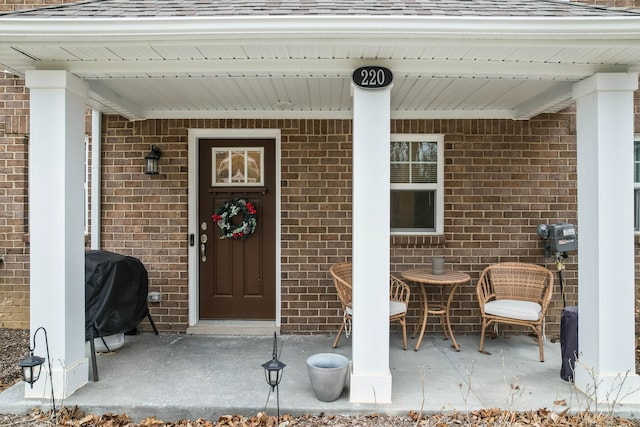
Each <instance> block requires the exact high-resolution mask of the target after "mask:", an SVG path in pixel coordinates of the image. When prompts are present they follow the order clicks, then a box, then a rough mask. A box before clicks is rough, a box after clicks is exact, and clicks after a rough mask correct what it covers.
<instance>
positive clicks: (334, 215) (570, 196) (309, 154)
mask: <svg viewBox="0 0 640 427" xmlns="http://www.w3.org/2000/svg"><path fill="white" fill-rule="evenodd" d="M574 117H575V116H574V114H573V112H572V111H571V110H569V111H567V112H563V113H559V114H554V115H543V116H539V117H537V118H535V119H533V120H530V121H510V120H407V121H394V122H393V123H392V131H393V132H394V133H443V134H445V158H446V165H445V231H446V234H445V236H440V237H428V238H424V237H421V238H416V237H411V238H410V237H407V236H404V237H402V236H395V237H393V238H392V239H391V242H392V259H391V264H392V271H396V272H397V271H400V270H402V269H403V268H408V267H413V266H416V265H420V264H428V263H429V262H430V258H431V256H433V255H434V254H438V255H444V256H445V257H446V259H447V262H448V263H450V264H455V265H456V268H457V269H460V270H461V271H467V272H469V273H471V276H472V278H473V279H474V282H475V279H477V278H478V276H479V273H480V271H481V269H482V268H483V267H484V266H486V265H487V264H490V263H493V262H498V261H511V260H520V261H526V262H534V263H539V264H547V265H548V267H550V268H555V267H554V265H553V260H552V259H545V258H544V257H543V249H542V242H541V241H540V240H539V238H538V237H537V234H536V231H535V230H536V226H537V225H538V224H540V223H554V222H558V221H567V222H571V223H576V182H575V180H576V171H575V166H576V164H575V163H576V160H575V130H574V128H573V120H574ZM189 128H235V129H250V128H277V129H281V131H282V183H281V184H282V294H283V296H282V301H283V305H282V323H283V327H282V329H283V332H291V333H320V332H327V331H335V329H336V328H337V325H338V324H339V322H340V319H341V317H340V313H339V303H338V300H337V296H336V293H335V289H334V288H333V283H332V281H331V280H330V277H329V274H328V270H329V267H330V265H331V264H333V263H336V262H341V261H346V260H349V259H350V253H351V240H350V239H351V236H350V231H351V211H350V203H351V182H350V181H351V122H350V121H346V120H345V121H341V120H328V121H324V120H147V121H142V122H129V121H127V120H125V119H123V118H121V117H118V116H107V117H105V119H104V132H105V134H104V143H103V178H104V180H105V184H104V188H103V190H102V192H103V193H102V197H103V230H102V241H103V245H104V247H105V248H106V249H108V250H113V251H116V252H120V253H124V254H127V255H132V256H135V257H138V258H140V259H141V260H142V261H143V263H145V265H147V267H148V269H149V277H150V286H151V290H155V291H159V292H161V293H162V294H164V295H165V296H166V298H165V300H163V301H162V302H161V303H160V304H153V306H152V314H153V316H154V319H155V320H156V322H157V323H158V326H159V327H160V328H161V329H163V330H169V329H177V330H184V328H185V327H186V323H187V316H188V307H187V298H188V297H187V239H186V236H187V208H188V206H187V132H188V129H189ZM151 144H157V145H159V146H160V148H161V149H162V151H163V155H162V170H161V174H160V175H157V176H149V175H144V174H143V173H142V167H143V161H142V159H143V157H144V155H145V154H146V152H147V151H148V150H149V147H150V146H151ZM372 204H373V205H372V209H374V210H375V201H372ZM576 270H577V265H576V259H575V256H570V258H569V259H568V260H567V271H566V274H565V276H566V278H567V300H568V302H569V303H571V304H574V303H575V301H576V275H577V274H576ZM416 291H417V290H416ZM415 296H416V297H417V292H415ZM561 305H562V303H561V299H560V298H559V297H556V298H554V304H553V306H552V309H551V310H550V313H549V318H548V328H549V329H548V330H549V331H554V330H557V326H558V323H559V313H560V309H561ZM415 306H417V300H416V302H415V304H414V307H415ZM478 319H479V311H478V307H477V302H476V297H475V288H473V286H471V285H467V286H464V287H462V289H461V290H460V294H459V295H458V296H457V297H456V299H455V302H454V306H453V318H452V321H453V323H454V330H455V331H456V332H459V333H467V332H468V333H471V332H476V333H477V332H478V331H479V321H478ZM416 320H417V313H416V312H415V310H414V312H413V313H412V319H411V320H410V321H411V322H415V321H416ZM435 323H436V322H430V323H429V328H430V330H433V328H434V327H435Z"/></svg>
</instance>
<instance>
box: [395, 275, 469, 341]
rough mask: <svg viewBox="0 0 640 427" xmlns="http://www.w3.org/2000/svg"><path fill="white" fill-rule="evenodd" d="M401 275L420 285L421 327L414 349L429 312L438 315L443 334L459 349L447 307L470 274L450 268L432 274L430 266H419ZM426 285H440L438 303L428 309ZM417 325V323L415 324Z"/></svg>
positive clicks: (414, 334)
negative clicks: (446, 292)
mask: <svg viewBox="0 0 640 427" xmlns="http://www.w3.org/2000/svg"><path fill="white" fill-rule="evenodd" d="M400 274H401V276H402V277H403V278H404V279H406V280H408V281H411V282H414V283H417V284H419V285H420V299H421V305H422V307H421V309H420V312H421V317H422V327H421V329H420V337H419V338H418V342H417V343H416V351H418V349H419V348H420V344H422V337H423V336H424V330H425V327H426V326H427V316H428V315H429V314H436V315H439V316H440V321H441V323H442V330H443V332H444V336H445V337H447V332H448V335H449V337H450V338H451V344H452V346H453V347H454V348H455V349H456V351H460V346H459V345H458V343H457V342H456V338H455V337H454V336H453V331H452V330H451V322H450V320H449V309H450V308H451V301H453V295H454V294H455V292H456V289H458V286H460V285H461V284H463V283H467V282H470V281H471V276H469V275H468V274H467V273H458V272H455V271H451V270H445V271H444V273H442V274H438V275H436V274H433V273H432V272H431V267H427V268H424V267H420V268H412V269H410V270H405V271H403V272H401V273H400ZM427 286H439V287H440V297H441V298H440V299H441V301H440V304H437V305H434V306H433V307H431V309H429V306H428V304H427V291H426V287H427ZM446 288H449V292H448V296H447V301H446V302H445V301H444V296H445V292H444V291H445V289H446ZM416 326H417V325H416ZM416 332H417V330H416V329H414V332H413V337H414V338H415V336H416Z"/></svg>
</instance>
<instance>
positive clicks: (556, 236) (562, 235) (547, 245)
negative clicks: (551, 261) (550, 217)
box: [537, 222, 578, 257]
mask: <svg viewBox="0 0 640 427" xmlns="http://www.w3.org/2000/svg"><path fill="white" fill-rule="evenodd" d="M537 231H538V236H540V238H541V239H543V240H544V241H545V242H544V252H545V256H547V257H548V256H550V255H551V252H555V253H558V252H571V251H576V250H578V236H577V235H576V228H575V227H574V225H573V224H567V223H566V222H558V223H556V224H551V225H546V224H540V225H539V226H538V228H537Z"/></svg>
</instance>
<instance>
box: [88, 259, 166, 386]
mask: <svg viewBox="0 0 640 427" xmlns="http://www.w3.org/2000/svg"><path fill="white" fill-rule="evenodd" d="M148 291H149V279H148V275H147V269H146V268H145V267H144V265H143V264H142V262H140V260H138V259H137V258H133V257H130V256H125V255H120V254H116V253H113V252H107V251H100V250H89V251H86V253H85V339H86V340H88V341H89V342H90V344H91V363H92V367H93V380H94V381H97V379H98V370H97V367H96V359H95V347H94V341H93V340H94V338H97V337H105V336H109V335H114V334H120V333H126V332H129V331H132V330H134V329H136V328H137V327H138V325H139V324H140V322H141V321H142V320H143V319H144V318H145V317H147V318H149V322H151V326H152V327H153V330H154V332H155V333H156V334H157V333H158V330H157V329H156V326H155V323H154V322H153V319H152V318H151V314H150V313H149V307H148V305H147V294H148Z"/></svg>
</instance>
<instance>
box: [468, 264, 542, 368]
mask: <svg viewBox="0 0 640 427" xmlns="http://www.w3.org/2000/svg"><path fill="white" fill-rule="evenodd" d="M476 293H477V294H478V301H479V303H480V312H481V313H482V334H481V335H480V351H482V348H483V347H484V336H485V332H486V329H487V326H489V325H491V324H492V323H507V324H511V325H522V326H528V327H530V328H531V329H533V331H534V332H535V333H536V335H537V337H538V345H539V347H540V361H541V362H544V349H543V347H542V340H543V324H544V316H545V315H546V313H547V309H548V307H549V303H550V302H551V296H552V294H553V273H551V271H549V270H548V269H546V268H544V267H541V266H539V265H534V264H527V263H520V262H504V263H499V264H493V265H490V266H488V267H487V268H485V269H484V271H483V272H482V274H481V275H480V279H479V280H478V285H477V287H476Z"/></svg>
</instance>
